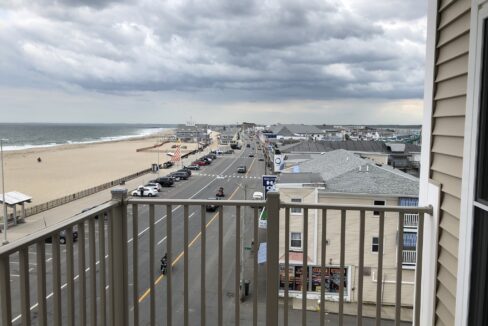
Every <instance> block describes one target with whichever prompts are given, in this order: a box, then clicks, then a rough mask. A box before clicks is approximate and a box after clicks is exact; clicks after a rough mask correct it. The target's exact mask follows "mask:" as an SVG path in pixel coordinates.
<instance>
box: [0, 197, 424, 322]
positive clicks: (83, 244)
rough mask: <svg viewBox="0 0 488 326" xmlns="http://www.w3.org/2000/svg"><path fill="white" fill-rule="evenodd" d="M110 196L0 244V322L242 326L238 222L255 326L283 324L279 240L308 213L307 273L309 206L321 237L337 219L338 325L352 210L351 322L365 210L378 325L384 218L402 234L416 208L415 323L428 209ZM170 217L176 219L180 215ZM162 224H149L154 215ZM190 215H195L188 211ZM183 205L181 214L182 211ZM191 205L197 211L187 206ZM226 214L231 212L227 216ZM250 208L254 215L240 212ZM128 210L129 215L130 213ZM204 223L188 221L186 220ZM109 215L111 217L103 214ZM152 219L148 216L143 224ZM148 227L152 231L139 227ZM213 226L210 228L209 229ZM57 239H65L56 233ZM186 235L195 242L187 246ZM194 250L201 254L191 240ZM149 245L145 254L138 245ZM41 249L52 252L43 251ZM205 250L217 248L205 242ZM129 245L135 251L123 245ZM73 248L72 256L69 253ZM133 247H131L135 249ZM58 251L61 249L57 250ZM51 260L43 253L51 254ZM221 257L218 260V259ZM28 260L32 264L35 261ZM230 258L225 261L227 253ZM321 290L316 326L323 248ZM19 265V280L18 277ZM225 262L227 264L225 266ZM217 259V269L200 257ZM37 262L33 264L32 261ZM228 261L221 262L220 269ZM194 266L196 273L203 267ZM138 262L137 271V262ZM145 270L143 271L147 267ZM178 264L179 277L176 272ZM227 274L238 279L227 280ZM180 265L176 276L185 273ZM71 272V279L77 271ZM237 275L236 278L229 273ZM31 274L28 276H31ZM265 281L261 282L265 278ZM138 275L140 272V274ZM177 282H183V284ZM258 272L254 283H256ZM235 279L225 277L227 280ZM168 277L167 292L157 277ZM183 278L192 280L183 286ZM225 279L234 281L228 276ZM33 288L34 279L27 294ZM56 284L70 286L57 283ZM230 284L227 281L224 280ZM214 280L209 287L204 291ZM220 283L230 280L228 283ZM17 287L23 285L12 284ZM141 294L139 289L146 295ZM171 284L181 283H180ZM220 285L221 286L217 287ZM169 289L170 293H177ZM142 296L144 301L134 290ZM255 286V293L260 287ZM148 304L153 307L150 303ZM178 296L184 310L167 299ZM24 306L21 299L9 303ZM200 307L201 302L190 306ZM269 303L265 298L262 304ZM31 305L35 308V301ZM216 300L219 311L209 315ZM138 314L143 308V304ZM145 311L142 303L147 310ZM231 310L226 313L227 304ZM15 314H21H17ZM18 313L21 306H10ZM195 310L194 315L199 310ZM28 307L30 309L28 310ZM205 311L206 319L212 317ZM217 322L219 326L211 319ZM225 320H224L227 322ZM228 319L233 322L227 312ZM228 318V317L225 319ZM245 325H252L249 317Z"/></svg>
mask: <svg viewBox="0 0 488 326" xmlns="http://www.w3.org/2000/svg"><path fill="white" fill-rule="evenodd" d="M112 195H113V200H112V201H111V202H109V203H106V204H104V205H101V206H99V207H98V208H96V209H93V210H91V211H89V212H86V213H82V214H79V215H77V216H76V217H74V218H72V219H70V220H67V221H65V222H63V223H60V224H58V225H56V226H52V227H49V228H46V229H45V230H44V231H42V232H39V233H36V234H33V235H30V236H27V237H25V238H24V239H22V240H19V241H17V242H15V243H11V244H8V245H5V246H3V247H0V289H2V290H1V291H0V308H1V311H0V313H1V319H0V320H1V325H3V326H8V325H12V324H16V323H20V322H21V323H22V325H30V324H31V321H32V318H33V317H34V316H35V318H36V319H37V324H38V325H74V324H75V320H76V323H77V324H80V325H85V324H90V325H105V324H107V325H117V326H118V325H129V324H133V325H139V324H140V323H141V322H142V321H141V319H142V318H144V319H145V320H144V323H145V324H149V325H155V324H156V321H158V323H161V321H164V322H165V324H166V325H175V324H176V325H180V324H182V325H189V323H190V318H194V319H195V320H193V319H192V322H193V323H195V322H197V320H198V322H197V323H198V324H200V325H206V324H207V323H208V324H217V325H224V324H234V325H240V323H241V317H242V316H241V314H242V311H241V310H242V309H243V306H242V305H241V302H240V299H241V298H240V295H237V294H238V293H240V291H242V289H243V287H242V285H243V280H242V279H241V277H240V276H239V271H240V270H241V266H242V265H241V264H242V262H241V256H242V249H243V247H242V246H243V244H242V242H241V241H240V238H241V234H242V233H243V232H244V230H245V229H244V228H243V227H242V226H241V222H242V221H244V220H246V221H247V222H250V224H248V226H250V228H249V230H250V231H249V233H251V234H252V239H253V241H252V252H253V253H254V254H253V256H252V258H251V263H249V264H248V266H247V268H249V271H250V272H251V271H252V273H249V274H250V275H252V279H253V283H252V284H253V285H252V288H251V293H252V308H251V313H252V325H257V324H258V320H260V321H261V323H262V322H263V321H265V324H266V325H278V324H283V325H288V324H289V314H288V309H287V308H285V309H283V315H281V314H280V313H279V311H280V308H279V300H280V299H279V296H278V292H279V280H280V268H279V256H280V249H279V248H280V240H281V241H283V240H284V241H285V243H288V241H289V230H290V209H291V208H294V207H300V208H302V209H303V210H304V214H303V221H304V223H303V234H304V239H303V268H304V270H306V267H307V264H308V260H307V257H308V251H309V248H308V243H309V239H308V233H309V232H308V231H309V230H308V228H309V226H308V224H309V223H308V221H309V211H310V210H319V211H320V212H321V219H322V224H321V225H322V227H321V230H320V231H319V232H320V233H321V235H322V238H324V239H326V236H327V230H328V227H329V226H328V224H327V221H328V213H329V212H332V211H338V212H340V263H339V268H340V271H341V272H340V276H339V277H340V280H339V299H338V303H337V304H338V323H339V325H343V324H344V304H345V302H344V277H345V275H344V267H345V252H346V241H348V240H347V239H346V222H347V219H352V217H350V216H348V215H347V214H346V213H347V212H357V213H358V217H357V219H356V220H357V221H356V222H358V223H359V234H358V235H357V238H358V239H359V247H358V252H359V260H358V283H357V287H356V288H357V325H362V321H363V309H362V308H363V304H364V303H363V294H364V286H363V276H364V273H365V266H364V252H365V230H366V225H365V222H366V213H367V212H373V211H379V212H380V215H379V219H378V222H377V223H378V232H379V250H378V257H377V288H376V291H377V293H376V302H377V304H376V316H375V317H376V325H380V323H381V318H382V315H381V314H382V310H381V307H382V306H381V304H378V303H381V302H382V300H381V295H382V288H381V285H382V278H383V246H384V243H383V239H384V227H385V213H387V212H396V213H398V218H397V219H398V221H397V223H398V224H397V225H398V226H399V227H398V229H399V230H400V231H399V233H400V234H399V236H400V239H401V238H402V232H403V231H402V230H403V227H402V226H403V224H404V219H405V214H410V213H418V214H419V225H418V243H417V249H418V252H419V254H418V255H417V257H416V259H417V262H416V273H415V295H414V302H413V305H414V307H415V309H414V316H413V321H414V325H419V323H418V321H419V314H420V309H416V308H418V307H420V284H421V283H420V278H421V271H422V264H421V262H422V245H423V244H422V238H423V237H422V233H423V221H424V214H425V213H429V214H430V213H431V208H430V207H424V208H421V207H396V206H395V207H390V206H354V205H325V204H304V203H285V202H281V201H280V198H279V194H278V193H275V192H270V193H268V198H267V200H266V201H257V200H252V201H251V200H249V201H243V200H240V201H238V200H211V201H209V200H167V199H132V198H128V197H127V190H125V189H120V190H113V191H112ZM207 205H217V206H218V207H219V209H218V210H217V212H216V213H215V214H214V215H211V216H209V215H208V214H207V212H206V207H207ZM263 206H265V207H266V210H267V212H268V220H267V229H266V231H265V233H266V235H265V237H266V240H265V241H266V243H267V251H266V273H265V275H263V274H262V273H258V268H259V267H258V255H257V253H258V249H259V241H258V239H259V230H258V217H259V209H260V207H263ZM181 208H182V213H183V214H182V215H181V214H179V215H177V214H176V213H175V212H181V210H180V209H181ZM157 209H158V210H159V215H161V214H162V213H164V216H163V217H160V218H158V219H157V220H156V214H157V213H156V210H157ZM195 209H196V210H195ZM177 210H178V211H177ZM191 210H193V213H190V211H191ZM224 211H225V212H227V213H230V214H224ZM280 211H282V212H284V221H280ZM246 212H248V213H249V212H250V214H247V213H246ZM129 213H130V214H129ZM195 214H196V215H197V216H198V215H200V218H199V219H198V218H194V219H191V217H192V216H193V215H195ZM104 216H106V217H105V218H104ZM146 216H147V218H146ZM143 222H144V223H145V222H147V223H148V226H147V227H146V228H144V229H143V230H142V231H141V227H144V225H142V224H143ZM214 222H216V223H217V225H216V226H215V224H214ZM280 222H281V223H284V232H283V234H282V235H281V236H280ZM74 229H76V230H77V234H78V241H77V243H76V246H75V243H74V240H76V239H74V237H73V236H71V235H72V234H73V231H74ZM60 232H64V233H60ZM143 234H144V235H145V234H148V239H146V240H148V241H146V240H145V241H143V238H142V235H143ZM63 237H64V238H65V239H66V247H65V250H63V251H61V245H60V239H62V238H63ZM50 238H51V239H52V244H51V245H46V244H45V240H46V239H50ZM191 238H192V240H190V239H191ZM163 240H164V241H165V246H166V252H167V255H168V266H169V268H168V270H167V273H166V275H162V274H160V273H159V271H158V269H157V268H156V266H157V265H156V262H157V260H156V250H158V249H157V248H158V245H159V244H160V243H162V242H163ZM195 244H197V245H200V250H199V251H198V248H197V245H195ZM144 245H147V246H148V248H147V250H146V249H145V248H144V247H143V246H144ZM48 246H50V247H51V250H50V251H49V250H47V248H48ZM211 246H212V247H211ZM130 247H131V248H130ZM75 249H76V250H75ZM130 249H131V250H130ZM64 251H65V254H63V253H64ZM285 251H286V254H285V270H288V269H287V268H288V267H289V264H290V262H289V255H288V254H289V249H288V246H287V245H285ZM190 254H191V255H197V256H199V263H198V260H195V259H192V260H190ZM402 254H403V248H402V244H401V242H400V244H399V246H398V248H397V257H402ZM48 255H50V256H51V257H50V258H47V256H48ZM215 255H216V257H215ZM31 257H35V258H34V259H32V260H31ZM229 257H231V258H229ZM320 257H321V260H320V262H321V263H320V264H321V265H320V269H321V290H320V298H321V301H320V311H321V313H320V317H319V320H320V325H324V322H325V307H324V304H325V274H326V273H325V270H326V265H325V264H326V262H325V258H326V246H322V249H321V252H320ZM16 259H18V262H16V263H18V266H19V268H18V275H16V276H14V274H13V271H14V270H15V266H16V264H13V263H14V261H15V260H16ZM229 259H230V261H229ZM207 260H209V261H212V262H214V261H216V265H214V264H213V263H212V265H211V264H210V263H209V262H208V261H207ZM34 261H35V264H32V265H35V267H30V266H31V262H34ZM402 261H403V260H402V259H398V263H397V266H396V267H397V269H396V301H395V324H396V325H399V324H400V320H401V318H400V317H401V316H400V311H401V307H402V302H401V300H402V299H401V298H402V294H401V291H402V287H401V283H402V268H401V267H402V266H401V264H402ZM224 262H225V264H224ZM198 265H199V266H198ZM141 266H142V267H141ZM148 266H149V268H148ZM173 268H175V269H176V268H177V269H178V270H179V271H180V272H178V273H176V272H175V271H173ZM210 268H215V269H216V274H217V281H216V285H215V284H214V283H210V281H209V280H208V278H209V275H208V274H207V270H209V269H210ZM229 269H230V270H231V272H232V269H234V273H233V274H234V276H233V277H230V276H229ZM181 270H182V271H181ZM75 274H76V275H75ZM231 274H232V273H231ZM34 275H35V276H34ZM261 275H262V276H261ZM143 276H147V279H145V278H144V277H143ZM181 276H182V277H181ZM260 276H261V277H260ZM229 277H230V278H229ZM302 277H303V279H302V284H307V283H306V282H307V279H306V273H303V276H302ZM163 279H165V282H164V286H163V285H162V280H163ZM190 279H191V280H192V282H191V284H190ZM229 280H230V281H229ZM259 281H262V282H264V283H265V289H266V296H265V301H264V302H263V304H262V305H261V304H260V306H263V307H265V312H264V314H263V315H259V313H258V312H259V311H258V298H259V299H260V300H261V298H264V296H263V295H262V294H261V293H259V294H258V291H259V286H258V283H259ZM32 282H35V283H34V284H36V287H35V289H31V288H30V285H31V283H32ZM63 282H65V283H64V284H63ZM229 282H231V283H232V284H231V285H229V284H228V283H229ZM207 283H209V284H213V285H210V287H211V288H210V287H209V284H207ZM224 283H225V284H224ZM194 284H198V286H199V292H200V293H199V294H200V296H199V297H198V295H195V293H193V291H195V289H194V288H193V289H192V292H191V293H190V285H192V286H193V285H194ZM285 284H286V286H285V296H284V299H283V300H284V303H285V305H284V307H288V304H289V293H288V292H289V291H288V284H289V282H288V273H286V282H285ZM224 286H225V287H226V289H228V288H229V287H230V288H232V289H233V292H234V298H233V300H228V299H226V298H224ZM14 287H17V288H18V291H16V289H13V288H14ZM145 287H147V289H146V290H145V291H144V288H145ZM175 287H177V288H175ZM215 288H216V291H215ZM49 289H50V290H52V292H51V293H48V291H49ZM175 289H176V291H175ZM209 290H212V291H211V292H212V294H215V292H216V297H217V298H216V300H210V299H209V295H210V294H209V292H210V291H209ZM141 291H143V294H142V295H141ZM260 291H262V289H261V290H260ZM302 297H303V298H306V297H307V288H306V287H303V289H302ZM146 298H148V299H149V301H146ZM179 299H181V301H182V304H181V306H182V309H181V311H180V310H178V309H175V308H176V305H175V304H174V303H175V301H176V300H179ZM19 300H20V302H19V303H18V304H16V301H19ZM195 300H197V301H198V304H197V305H195ZM263 300H264V299H263ZM34 301H36V303H34V304H33V302H34ZM215 303H216V307H215V308H216V311H215V313H214V312H213V313H212V314H210V313H208V310H209V309H211V307H214V305H215ZM143 304H144V305H145V306H144V310H143V312H141V311H140V309H141V307H142V306H141V305H143ZM306 304H307V302H306V300H302V310H301V320H302V325H306V323H307V318H308V312H307V306H306ZM147 305H148V306H147ZM229 305H231V306H233V309H228V307H230V306H229ZM18 307H20V308H18ZM15 309H18V311H13V310H15ZM194 311H199V316H196V315H195V314H194ZM34 312H35V314H34ZM210 315H212V316H210ZM213 315H216V318H215V319H216V321H215V323H210V322H209V318H210V317H212V318H213ZM224 315H225V316H224ZM231 315H232V316H231ZM224 317H225V318H226V319H225V320H224ZM250 323H251V322H250Z"/></svg>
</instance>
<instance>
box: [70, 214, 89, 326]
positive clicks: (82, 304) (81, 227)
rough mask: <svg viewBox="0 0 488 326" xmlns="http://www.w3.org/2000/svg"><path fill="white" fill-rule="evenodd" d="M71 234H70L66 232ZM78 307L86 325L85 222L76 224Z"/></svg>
mask: <svg viewBox="0 0 488 326" xmlns="http://www.w3.org/2000/svg"><path fill="white" fill-rule="evenodd" d="M68 236H72V234H71V235H70V234H68ZM78 307H79V309H80V310H79V312H78V314H79V316H78V318H79V321H80V324H81V325H86V274H85V223H84V222H81V223H80V224H78Z"/></svg>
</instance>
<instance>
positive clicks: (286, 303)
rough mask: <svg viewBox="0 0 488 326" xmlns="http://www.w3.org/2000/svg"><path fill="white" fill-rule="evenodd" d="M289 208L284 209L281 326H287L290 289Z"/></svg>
mask: <svg viewBox="0 0 488 326" xmlns="http://www.w3.org/2000/svg"><path fill="white" fill-rule="evenodd" d="M289 269H290V208H289V207H287V208H285V292H284V300H283V302H284V308H283V314H284V315H283V325H284V326H288V309H289V308H288V307H289V304H290V303H289V289H290V275H289V273H288V271H289Z"/></svg>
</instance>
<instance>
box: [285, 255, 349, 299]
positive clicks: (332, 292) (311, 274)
mask: <svg viewBox="0 0 488 326" xmlns="http://www.w3.org/2000/svg"><path fill="white" fill-rule="evenodd" d="M304 272H305V271H304V268H303V266H300V265H293V266H289V267H288V277H289V279H288V280H289V285H288V290H289V291H290V294H291V295H292V294H293V293H298V294H300V293H301V291H302V288H303V284H302V283H303V279H302V275H303V273H304ZM306 273H307V284H306V285H305V286H306V287H307V289H308V293H309V294H310V292H312V293H311V294H312V295H313V294H315V295H318V294H320V290H321V267H320V266H307V271H306ZM285 275H286V274H285V265H284V264H280V292H281V294H282V292H283V290H284V289H285ZM350 276H351V275H350V266H346V267H344V296H345V299H346V300H348V298H349V294H350V283H351V282H350ZM339 285H340V268H339V267H337V266H334V267H331V266H327V267H325V294H326V296H327V297H332V298H334V297H338V294H339Z"/></svg>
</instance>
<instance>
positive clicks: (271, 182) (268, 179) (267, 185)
mask: <svg viewBox="0 0 488 326" xmlns="http://www.w3.org/2000/svg"><path fill="white" fill-rule="evenodd" d="M275 183H276V176H275V175H263V187H264V196H265V197H266V194H267V193H268V191H271V190H274V189H275Z"/></svg>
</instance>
